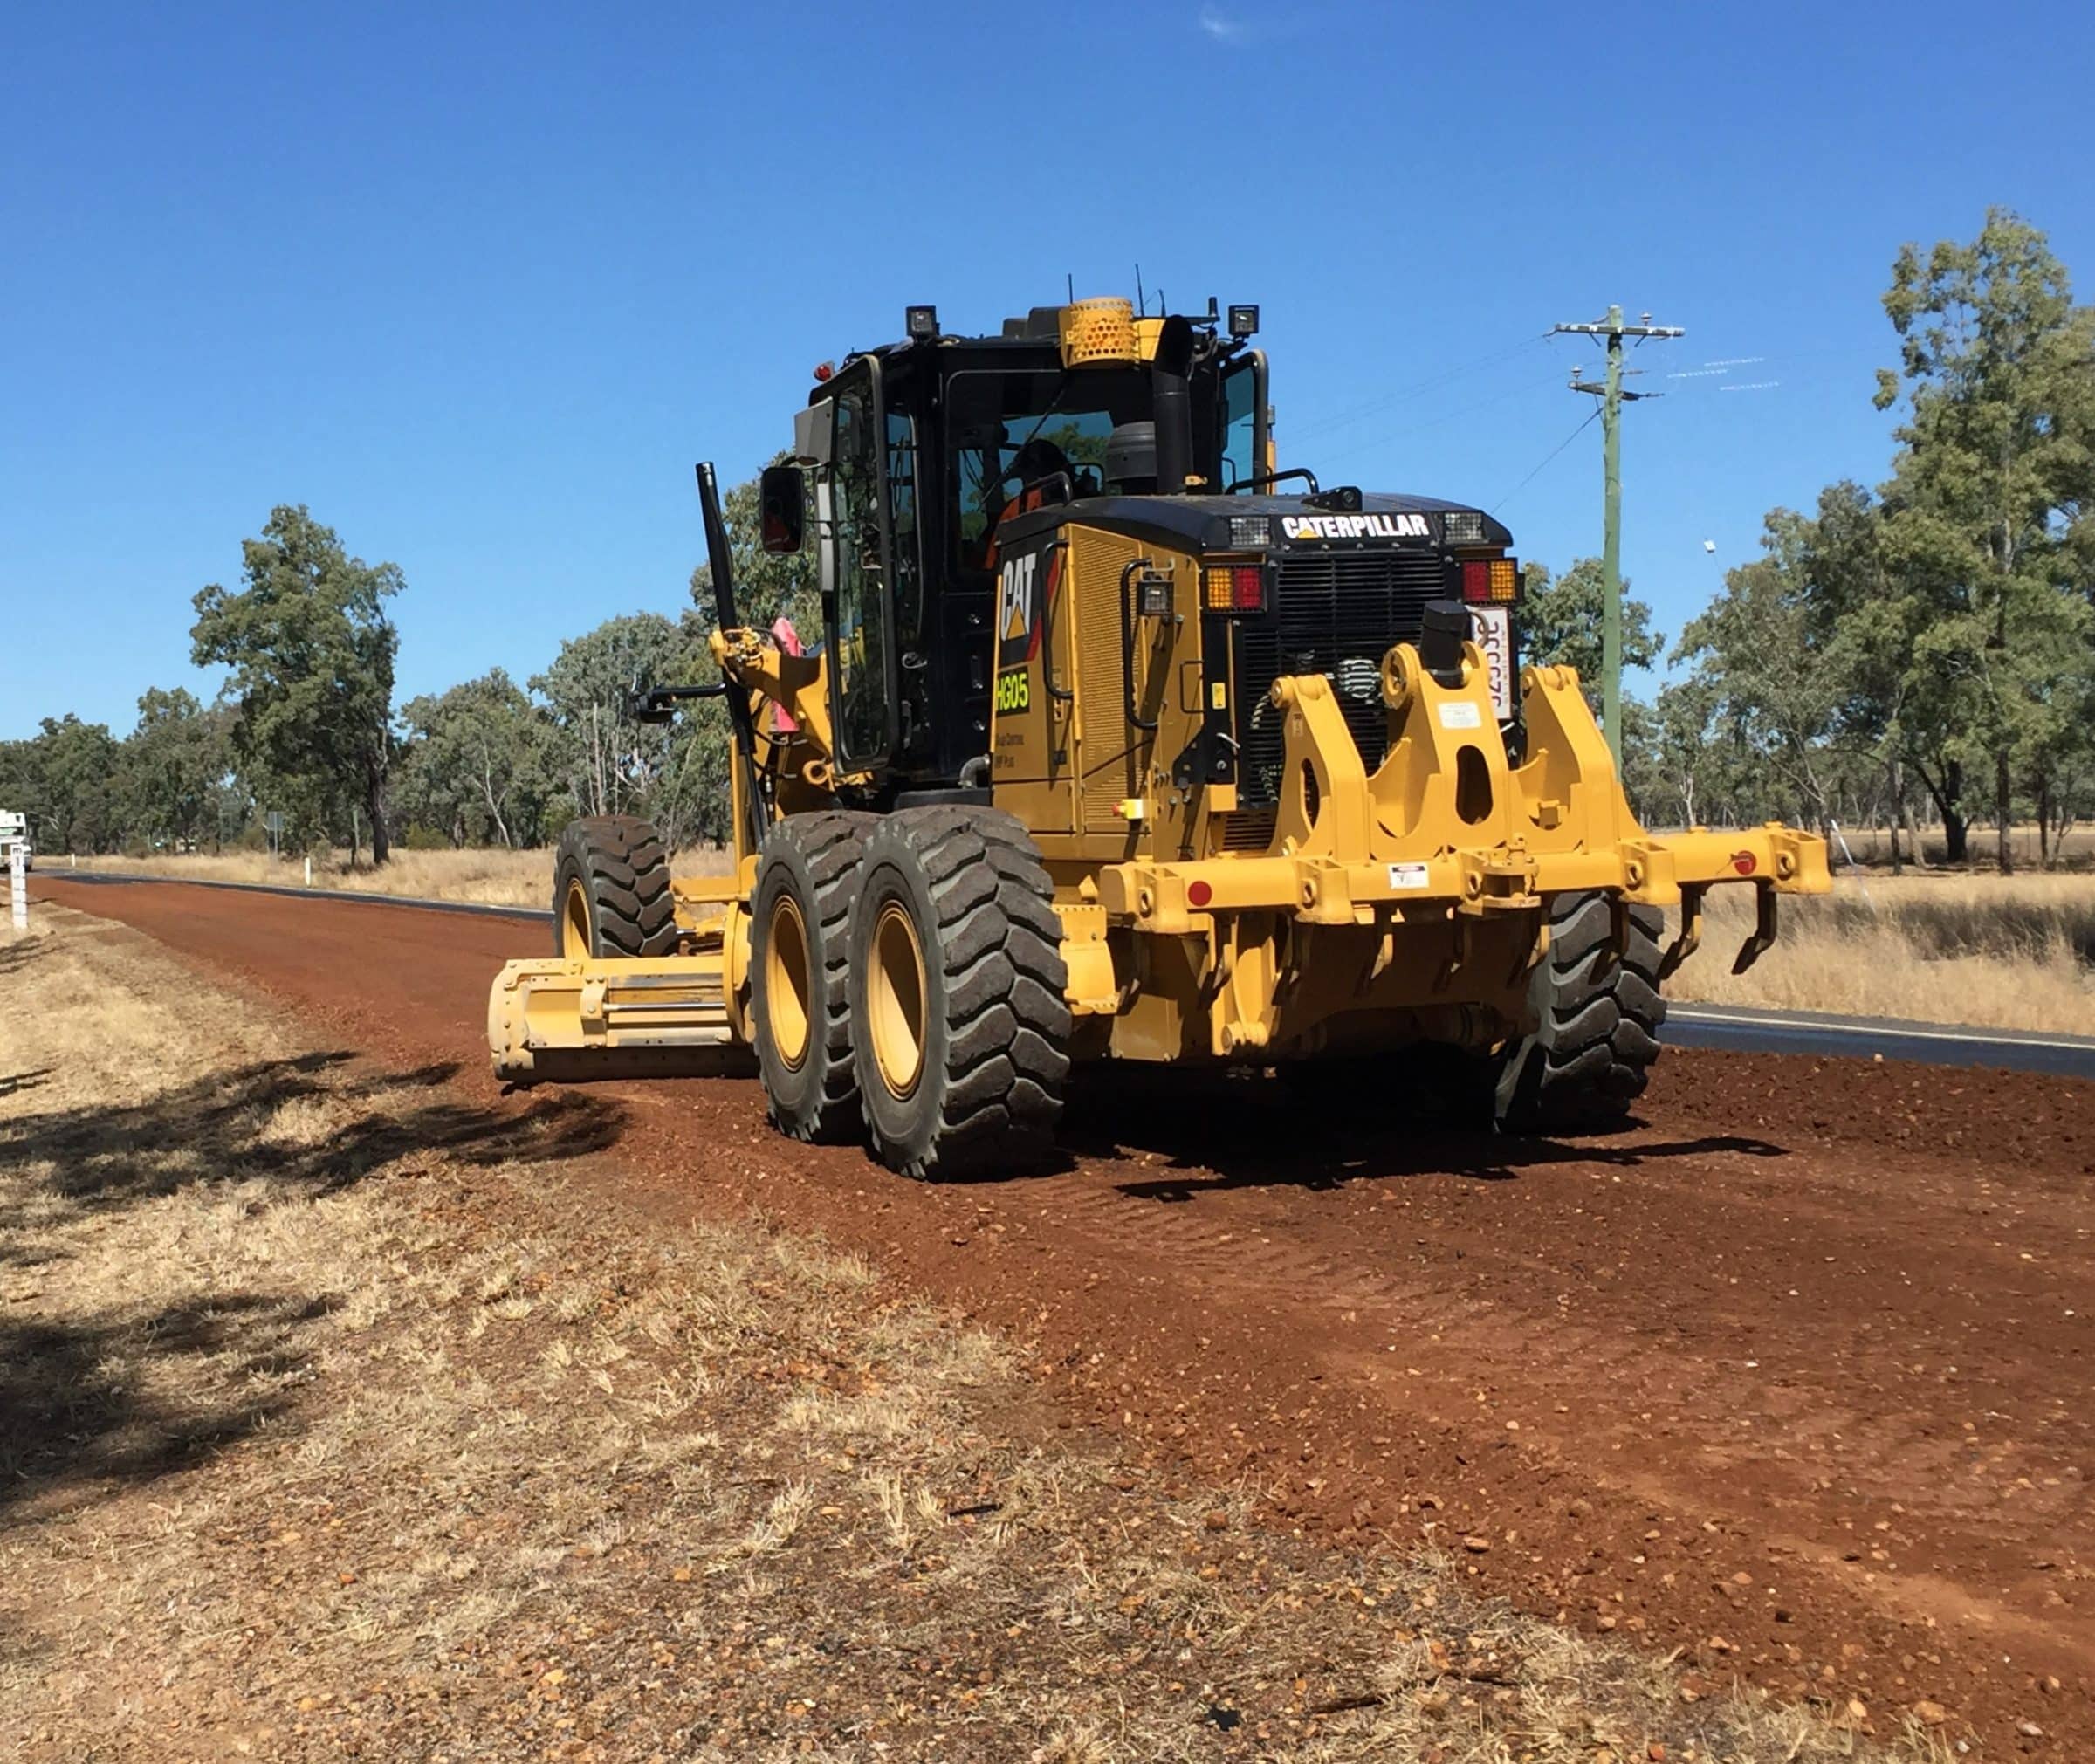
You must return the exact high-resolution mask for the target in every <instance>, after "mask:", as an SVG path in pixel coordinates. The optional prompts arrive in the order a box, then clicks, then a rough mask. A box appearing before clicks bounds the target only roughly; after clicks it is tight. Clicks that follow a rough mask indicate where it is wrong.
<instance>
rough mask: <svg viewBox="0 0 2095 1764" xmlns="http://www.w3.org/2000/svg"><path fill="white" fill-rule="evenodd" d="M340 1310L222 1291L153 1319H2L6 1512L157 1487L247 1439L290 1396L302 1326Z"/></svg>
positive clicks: (117, 1312)
mask: <svg viewBox="0 0 2095 1764" xmlns="http://www.w3.org/2000/svg"><path fill="white" fill-rule="evenodd" d="M337 1302H338V1301H336V1300H335V1299H333V1298H332V1297H325V1298H311V1299H300V1298H293V1297H288V1296H285V1295H282V1294H255V1293H212V1294H195V1295H192V1296H190V1297H188V1298H185V1299H182V1300H181V1301H178V1302H176V1303H174V1304H171V1305H168V1306H165V1307H163V1308H161V1309H159V1310H156V1311H149V1312H141V1310H139V1309H138V1308H134V1307H119V1308H112V1309H108V1310H105V1311H101V1312H99V1313H96V1314H92V1315H89V1316H86V1317H79V1316H68V1317H66V1318H65V1319H64V1320H63V1321H53V1320H43V1321H38V1320H28V1321H22V1320H16V1319H12V1318H6V1319H0V1514H4V1513H6V1511H7V1510H8V1509H9V1508H10V1507H16V1506H18V1505H20V1504H21V1503H23V1502H24V1501H27V1500H33V1499H36V1498H38V1497H39V1496H43V1495H46V1494H49V1493H54V1492H58V1491H59V1490H63V1489H65V1488H67V1487H69V1486H77V1487H79V1489H81V1490H82V1491H83V1492H84V1491H86V1490H87V1489H90V1488H93V1487H94V1486H98V1485H106V1484H108V1483H111V1482H119V1483H136V1482H147V1481H150V1480H152V1479H155V1478H157V1477H161V1476H165V1475H168V1474H169V1473H170V1472H175V1471H178V1470H184V1469H187V1468H189V1466H191V1465H196V1464H198V1463H201V1462H203V1460H204V1459H208V1458H210V1456H212V1455H213V1454H214V1453H215V1452H219V1451H222V1450H223V1449H224V1448H225V1447H226V1446H228V1445H232V1444H234V1443H236V1442H237V1441H238V1440H242V1439H244V1438H247V1437H248V1436H249V1435H250V1434H251V1433H253V1432H254V1431H256V1430H257V1429H258V1428H259V1427H261V1426H263V1425H264V1424H266V1423H267V1422H268V1421H269V1420H271V1417H275V1416H277V1415H278V1414H280V1413H281V1412H282V1411H284V1409H285V1406H286V1405H287V1404H289V1403H290V1402H291V1401H292V1394H293V1390H294V1389H295V1383H296V1379H297V1376H298V1375H299V1374H300V1373H301V1372H303V1371H304V1370H305V1369H306V1362H307V1356H306V1353H305V1352H304V1351H303V1350H302V1349H300V1348H299V1345H298V1336H299V1332H300V1331H301V1329H302V1328H303V1327H304V1326H305V1325H306V1324H307V1323H309V1322H312V1321H313V1320H314V1319H315V1318H318V1317H322V1316H325V1315H326V1314H327V1313H328V1312H329V1311H331V1310H333V1308H334V1307H335V1305H336V1303H337ZM171 1360H172V1361H177V1362H187V1363H186V1365H182V1366H176V1367H174V1368H169V1367H168V1365H167V1364H166V1362H168V1361H171ZM148 1362H158V1363H157V1364H155V1365H154V1366H153V1370H154V1371H155V1373H156V1374H158V1375H159V1376H155V1377H154V1378H153V1380H152V1383H154V1384H155V1386H158V1387H161V1388H160V1389H158V1390H152V1389H148V1377H147V1373H148ZM206 1362H216V1363H213V1364H210V1365H209V1366H208V1368H207V1365H206ZM192 1366H193V1367H194V1368H195V1383H196V1386H197V1387H199V1388H198V1389H197V1390H196V1393H195V1394H190V1393H189V1385H190V1380H189V1378H188V1377H185V1376H182V1374H183V1373H184V1372H185V1371H187V1370H188V1369H189V1367H192ZM169 1370H172V1371H174V1372H175V1376H174V1377H172V1378H170V1377H168V1376H165V1374H166V1373H167V1372H168V1371H169Z"/></svg>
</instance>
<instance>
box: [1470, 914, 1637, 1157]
mask: <svg viewBox="0 0 2095 1764" xmlns="http://www.w3.org/2000/svg"><path fill="white" fill-rule="evenodd" d="M1611 917H1612V914H1611V908H1610V904H1609V901H1608V897H1607V896H1605V895H1598V894H1579V895H1559V896H1556V899H1555V900H1554V901H1553V902H1552V903H1551V904H1550V911H1549V953H1548V954H1547V955H1545V956H1544V957H1543V958H1542V961H1541V962H1540V963H1538V964H1536V967H1535V976H1534V978H1533V979H1532V981H1531V982H1530V983H1529V984H1530V985H1531V987H1532V988H1533V990H1532V992H1531V993H1530V995H1529V996H1530V999H1531V1002H1532V1003H1533V1004H1534V1006H1535V1014H1536V1018H1537V1026H1536V1027H1535V1032H1534V1033H1532V1034H1529V1035H1522V1036H1516V1037H1515V1039H1514V1040H1513V1041H1512V1042H1511V1043H1509V1044H1508V1047H1506V1049H1505V1050H1504V1052H1503V1054H1501V1061H1502V1063H1501V1066H1500V1068H1499V1073H1498V1082H1497V1088H1496V1091H1495V1095H1494V1108H1493V1115H1494V1119H1495V1121H1496V1122H1497V1124H1498V1126H1499V1129H1500V1130H1501V1132H1505V1133H1570V1132H1581V1131H1583V1132H1604V1131H1606V1130H1607V1129H1611V1128H1614V1127H1618V1126H1620V1125H1621V1124H1622V1122H1624V1120H1625V1119H1626V1118H1627V1116H1628V1115H1629V1112H1630V1105H1631V1103H1633V1102H1636V1100H1637V1098H1638V1096H1639V1095H1642V1094H1643V1090H1644V1087H1645V1081H1646V1080H1647V1079H1648V1078H1649V1077H1650V1075H1651V1069H1652V1062H1653V1061H1654V1060H1657V1059H1658V1057H1659V1026H1660V1025H1661V1024H1662V1023H1664V1022H1665V1021H1666V1001H1665V1000H1664V999H1662V998H1660V997H1659V953H1660V951H1659V938H1660V937H1661V935H1662V933H1663V932H1664V930H1665V920H1664V917H1663V916H1662V915H1661V914H1660V913H1659V909H1657V908H1655V907H1631V909H1630V928H1629V947H1628V948H1627V950H1626V951H1624V956H1623V959H1622V960H1621V961H1619V962H1617V961H1612V960H1611V959H1610V957H1609V951H1608V943H1609V937H1610V934H1611Z"/></svg>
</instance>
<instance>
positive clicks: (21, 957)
mask: <svg viewBox="0 0 2095 1764" xmlns="http://www.w3.org/2000/svg"><path fill="white" fill-rule="evenodd" d="M50 947H51V942H50V939H49V938H47V937H23V938H19V939H17V941H15V942H13V943H7V944H0V978H4V977H5V976H7V975H9V974H16V973H19V972H20V971H22V970H23V969H24V968H26V967H27V966H28V965H29V964H31V962H36V961H41V960H42V959H43V958H44V956H45V952H46V951H48V950H49V949H50Z"/></svg>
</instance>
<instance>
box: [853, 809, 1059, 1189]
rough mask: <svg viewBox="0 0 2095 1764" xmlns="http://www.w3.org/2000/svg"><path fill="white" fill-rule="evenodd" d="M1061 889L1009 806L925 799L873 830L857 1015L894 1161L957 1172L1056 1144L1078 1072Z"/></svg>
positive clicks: (858, 920)
mask: <svg viewBox="0 0 2095 1764" xmlns="http://www.w3.org/2000/svg"><path fill="white" fill-rule="evenodd" d="M1061 940H1062V930H1061V920H1060V919H1059V918H1058V917H1057V916H1056V915H1055V911H1054V884H1053V883H1052V882H1049V880H1048V872H1047V870H1046V869H1045V868H1043V867H1042V866H1041V858H1040V854H1039V852H1038V851H1037V850H1036V849H1035V848H1034V844H1033V841H1031V840H1030V839H1028V838H1027V834H1026V831H1025V829H1024V827H1021V826H1020V823H1019V822H1018V821H1017V820H1015V819H1014V818H1013V817H1012V816H1011V815H1008V814H1006V813H1001V812H1000V811H999V810H996V809H989V808H959V807H956V808H913V809H903V810H901V811H899V812H898V813H894V814H890V815H887V816H885V817H883V819H882V820H880V822H879V823H878V825H876V827H874V829H873V831H872V832H871V834H869V835H868V836H867V839H866V851H865V876H864V880H863V882H862V883H861V884H860V887H859V891H858V901H857V904H856V906H855V908H854V909H853V912H852V918H851V964H850V965H851V1019H852V1025H853V1040H854V1043H855V1057H856V1060H857V1067H858V1088H859V1095H860V1098H861V1101H862V1104H863V1107H864V1109H865V1115H866V1128H867V1131H868V1135H869V1137H870V1139H871V1141H872V1143H873V1149H874V1150H875V1151H876V1152H877V1153H878V1154H879V1157H880V1159H881V1162H882V1163H885V1164H887V1165H888V1166H889V1168H890V1169H892V1170H901V1171H902V1172H903V1174H905V1175H908V1176H914V1177H938V1178H948V1177H968V1176H982V1175H987V1174H991V1173H1003V1172H1006V1171H1010V1172H1013V1173H1016V1172H1018V1171H1020V1170H1028V1169H1034V1168H1037V1167H1039V1166H1040V1165H1041V1163H1044V1162H1045V1161H1046V1160H1047V1158H1048V1157H1049V1155H1050V1154H1051V1153H1052V1151H1053V1149H1054V1132H1055V1127H1056V1123H1057V1122H1059V1121H1060V1119H1061V1112H1062V1087H1063V1083H1064V1081H1065V1080H1066V1079H1067V1078H1068V1074H1069V1051H1068V1050H1069V1005H1068V999H1067V998H1066V997H1065V996H1064V989H1065V987H1066V985H1067V984H1068V971H1067V969H1066V968H1065V966H1064V964H1063V962H1062V951H1061Z"/></svg>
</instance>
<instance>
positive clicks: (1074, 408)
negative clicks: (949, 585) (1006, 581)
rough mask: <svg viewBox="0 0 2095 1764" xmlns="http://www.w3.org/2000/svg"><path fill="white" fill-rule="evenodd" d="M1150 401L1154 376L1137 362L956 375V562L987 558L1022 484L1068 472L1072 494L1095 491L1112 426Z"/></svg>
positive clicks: (952, 392)
mask: <svg viewBox="0 0 2095 1764" xmlns="http://www.w3.org/2000/svg"><path fill="white" fill-rule="evenodd" d="M1150 409H1151V402H1150V383H1149V377H1148V375H1147V374H1144V373H1143V372H1142V371H1141V370H1140V369H1139V368H1129V369H1126V370H1124V371H1123V370H1118V369H1111V368H1100V369H1091V370H1089V371H1085V372H1082V373H1070V374H1063V373H1056V372H1053V371H1050V370H1046V369H1042V370H1037V371H1022V372H1013V373H1003V372H997V371H992V370H988V369H982V370H979V371H971V372H963V373H959V374H954V375H953V377H952V379H951V381H950V382H949V384H948V389H947V410H948V413H949V424H948V431H947V432H948V434H949V435H950V436H951V448H952V456H951V470H950V472H949V473H948V477H947V481H948V482H949V483H950V484H951V485H952V487H953V495H954V498H955V502H956V506H955V508H954V509H953V511H952V513H953V521H952V529H953V532H954V535H955V539H956V541H957V545H958V559H957V561H958V565H959V566H960V567H961V568H962V569H964V570H979V569H981V568H983V567H984V566H985V559H986V554H987V553H988V549H989V542H990V540H991V539H992V538H993V535H994V533H995V531H996V525H997V522H998V521H999V520H1000V519H1002V518H1003V517H1004V514H1005V513H1006V511H1007V510H1008V509H1010V508H1011V507H1012V506H1013V504H1014V503H1015V502H1016V500H1017V499H1018V498H1019V496H1020V492H1021V491H1023V490H1024V488H1025V486H1026V485H1027V484H1037V483H1039V482H1040V481H1041V479H1042V478H1045V477H1048V476H1050V475H1051V474H1053V473H1054V472H1057V471H1062V472H1067V473H1068V475H1069V480H1070V484H1071V488H1072V491H1073V493H1074V494H1075V495H1077V496H1096V494H1097V493H1098V491H1100V489H1101V488H1102V484H1103V482H1104V477H1105V463H1106V441H1107V438H1108V437H1109V436H1110V435H1111V434H1112V433H1113V427H1114V425H1115V424H1116V423H1119V422H1144V421H1146V420H1147V419H1148V417H1149V415H1150Z"/></svg>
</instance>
